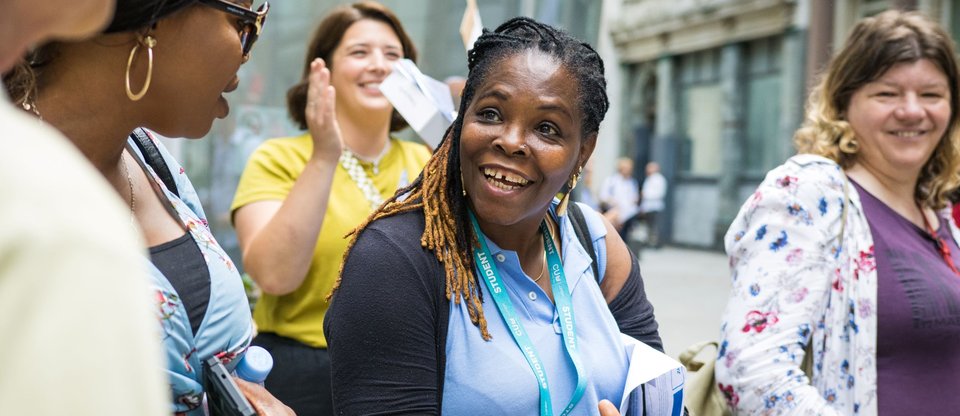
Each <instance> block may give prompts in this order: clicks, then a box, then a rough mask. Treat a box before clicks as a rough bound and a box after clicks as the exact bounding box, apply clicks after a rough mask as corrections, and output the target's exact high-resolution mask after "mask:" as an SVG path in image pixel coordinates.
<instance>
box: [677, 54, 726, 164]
mask: <svg viewBox="0 0 960 416" xmlns="http://www.w3.org/2000/svg"><path fill="white" fill-rule="evenodd" d="M677 75H678V81H679V84H680V108H681V111H680V117H681V123H682V126H683V128H684V133H685V134H684V137H683V138H682V140H681V142H680V154H679V168H680V170H681V171H683V172H686V173H690V174H694V175H707V176H712V175H717V174H719V173H720V170H721V168H722V162H723V160H722V157H721V152H720V150H721V131H722V127H723V123H722V116H723V113H722V112H721V109H722V105H723V95H722V91H721V89H720V50H719V49H710V50H706V51H701V52H695V53H691V54H687V55H684V56H681V57H680V58H679V63H678V68H677Z"/></svg>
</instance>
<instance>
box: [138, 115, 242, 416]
mask: <svg viewBox="0 0 960 416" xmlns="http://www.w3.org/2000/svg"><path fill="white" fill-rule="evenodd" d="M144 131H145V132H146V130H144ZM147 133H148V136H150V138H151V139H153V141H154V143H156V145H157V148H158V150H159V151H160V154H161V155H162V156H163V159H164V161H165V162H166V164H167V166H168V167H169V168H170V173H171V174H172V176H173V179H174V182H175V183H176V184H177V189H178V191H179V193H180V197H179V198H178V197H177V196H176V195H175V194H173V193H172V192H170V190H168V189H167V188H166V186H165V185H164V184H163V181H161V180H160V178H159V177H158V176H157V175H156V173H155V172H154V171H153V169H152V168H151V167H150V166H149V165H146V164H145V163H144V165H145V166H144V167H145V168H146V170H147V172H149V175H148V176H149V177H150V178H151V179H153V181H154V182H155V183H156V184H157V185H158V186H159V187H160V189H162V190H163V192H164V193H165V194H166V196H167V199H168V200H169V201H170V204H172V205H173V207H174V208H175V209H176V211H177V213H178V214H179V215H180V221H182V222H183V223H184V224H185V225H186V227H187V229H188V230H189V232H190V234H191V235H192V237H193V239H194V240H195V241H196V242H197V246H198V247H199V248H200V252H201V253H202V254H203V257H204V258H205V259H206V261H207V267H208V268H209V269H210V300H209V303H208V304H207V311H206V314H205V315H204V317H203V321H202V322H201V324H200V328H199V329H198V330H197V334H196V336H194V335H193V331H192V329H191V328H190V320H189V319H188V317H187V311H186V309H184V307H183V303H182V302H181V301H180V296H179V295H178V294H177V292H176V290H175V289H174V288H173V286H172V285H171V284H170V282H169V281H168V280H167V278H166V277H164V275H163V274H162V273H161V272H160V270H159V269H157V268H156V267H154V265H153V263H150V261H149V259H145V261H146V262H147V263H148V270H149V271H150V275H151V278H152V280H151V287H152V290H153V293H154V298H155V302H156V303H155V308H156V314H157V320H158V324H159V326H158V329H159V330H160V336H161V337H162V339H163V347H164V355H165V356H166V359H167V369H166V370H167V371H166V372H167V376H168V377H169V383H170V389H171V411H172V412H173V413H186V414H188V415H194V414H196V415H203V414H204V412H203V409H202V408H201V407H200V405H201V403H202V399H203V375H202V372H203V368H202V366H201V364H200V363H201V362H202V360H204V359H206V358H208V357H211V356H217V357H218V358H220V361H221V362H223V363H224V366H226V367H227V369H228V370H232V369H233V368H234V367H236V363H237V362H238V360H239V358H240V357H241V356H242V355H243V353H244V352H246V348H247V347H248V346H249V345H250V341H251V340H252V339H253V320H252V319H251V316H250V307H249V303H248V302H247V297H246V293H245V292H244V289H243V282H242V281H241V278H240V274H239V272H238V271H237V268H236V266H235V265H234V264H233V261H232V260H230V257H229V256H228V255H227V253H226V252H224V251H223V249H222V248H221V247H220V244H218V243H217V241H216V239H214V237H213V233H211V231H210V227H209V226H208V225H207V220H206V215H204V212H203V207H202V206H200V199H199V198H198V197H197V193H196V191H195V190H194V188H193V184H192V183H190V180H189V179H188V178H187V175H186V174H185V173H184V170H183V168H182V167H181V166H180V164H179V163H177V161H176V160H174V158H173V156H171V155H170V153H169V152H167V149H166V148H165V147H164V146H163V144H162V143H160V142H159V141H158V140H156V138H155V137H154V136H153V135H152V134H149V132H147ZM128 148H129V149H131V151H132V152H133V155H134V156H136V157H138V158H139V159H140V160H141V161H143V156H142V155H141V154H140V151H139V149H137V147H136V145H134V144H133V142H132V139H131V141H129V142H128Z"/></svg>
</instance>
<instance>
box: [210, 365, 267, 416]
mask: <svg viewBox="0 0 960 416" xmlns="http://www.w3.org/2000/svg"><path fill="white" fill-rule="evenodd" d="M203 389H204V390H205V391H206V393H207V408H208V410H209V412H210V415H211V416H256V415H257V412H256V411H255V410H254V409H253V406H251V405H250V402H249V401H247V399H246V398H245V397H244V396H243V393H242V392H240V388H239V387H237V383H235V382H234V381H233V376H231V375H230V372H228V371H227V368H226V367H224V366H223V363H221V362H220V359H219V358H217V357H210V358H207V359H206V360H204V361H203Z"/></svg>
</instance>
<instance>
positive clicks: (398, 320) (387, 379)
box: [324, 210, 663, 415]
mask: <svg viewBox="0 0 960 416" xmlns="http://www.w3.org/2000/svg"><path fill="white" fill-rule="evenodd" d="M423 230H424V218H423V212H422V211H420V210H417V211H412V212H407V213H403V214H398V215H395V216H392V217H387V218H383V219H380V220H378V221H376V222H374V223H372V224H370V226H369V227H367V228H366V229H365V230H364V231H363V232H362V233H361V234H360V236H359V238H358V239H357V241H356V243H355V245H354V247H353V249H352V250H351V251H350V254H349V256H348V257H347V259H346V260H345V263H344V267H343V275H342V281H341V283H340V288H339V289H338V291H337V292H336V294H335V295H334V297H333V300H332V303H331V305H330V308H329V310H328V311H327V314H326V317H325V318H324V334H325V335H326V338H327V343H328V352H329V353H330V358H331V362H332V365H333V374H332V375H333V380H336V382H335V383H333V401H334V409H335V410H336V412H337V414H347V415H353V414H365V415H377V414H394V415H395V414H439V413H440V408H441V400H442V398H443V381H444V369H445V367H446V364H445V363H446V356H445V351H446V343H447V324H448V323H449V318H450V304H449V301H448V300H447V297H446V289H445V272H444V269H443V265H442V264H441V263H440V262H439V261H438V260H437V259H436V257H435V256H434V254H433V252H431V251H429V250H427V249H425V248H423V247H421V246H420V238H421V236H422V235H423ZM608 306H609V307H610V310H611V312H612V313H613V316H614V318H615V319H616V321H617V325H618V326H619V327H620V331H621V332H623V333H625V334H628V335H631V336H633V337H634V338H636V339H638V340H640V341H643V342H644V343H646V344H647V345H650V346H651V347H654V348H656V349H658V350H661V351H662V350H663V344H662V342H661V340H660V336H659V334H658V333H657V322H656V320H655V319H654V315H653V306H652V305H651V304H650V302H649V301H648V300H647V298H646V294H645V293H644V289H643V281H642V279H641V277H640V269H639V266H638V265H637V262H636V260H635V259H634V261H633V267H632V268H631V272H630V277H629V278H628V279H627V282H626V283H625V285H624V287H623V289H621V290H620V292H619V293H618V294H617V296H616V298H615V299H614V300H613V301H612V302H610V304H609V305H608ZM494 312H495V311H494ZM488 319H489V318H488Z"/></svg>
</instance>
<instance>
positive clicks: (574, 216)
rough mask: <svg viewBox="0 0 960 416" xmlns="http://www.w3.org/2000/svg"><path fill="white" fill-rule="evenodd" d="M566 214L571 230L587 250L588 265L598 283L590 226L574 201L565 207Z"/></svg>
mask: <svg viewBox="0 0 960 416" xmlns="http://www.w3.org/2000/svg"><path fill="white" fill-rule="evenodd" d="M567 214H569V215H570V223H571V224H573V232H574V234H576V235H577V240H580V245H581V246H583V248H584V249H586V250H587V254H589V255H590V259H591V260H593V263H590V267H592V268H593V277H594V278H595V279H597V283H600V265H599V264H598V263H597V251H596V250H594V249H593V238H591V237H590V228H589V227H588V226H587V219H586V218H584V217H583V211H581V210H580V206H579V205H577V203H576V202H574V203H572V204H570V205H569V206H568V207H567Z"/></svg>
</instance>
